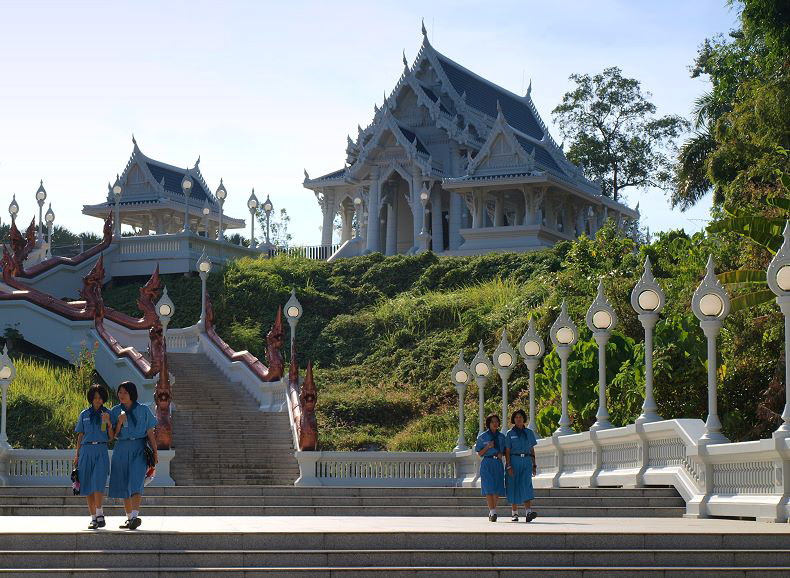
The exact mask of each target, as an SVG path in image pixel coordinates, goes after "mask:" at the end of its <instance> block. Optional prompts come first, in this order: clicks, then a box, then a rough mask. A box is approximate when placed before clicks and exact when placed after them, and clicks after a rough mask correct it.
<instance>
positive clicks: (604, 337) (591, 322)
mask: <svg viewBox="0 0 790 578" xmlns="http://www.w3.org/2000/svg"><path fill="white" fill-rule="evenodd" d="M585 321H586V322H587V327H588V328H589V329H590V331H592V334H593V339H595V342H596V343H597V344H598V412H597V413H596V414H595V423H594V424H593V425H592V427H591V428H590V431H598V430H602V429H609V428H611V427H612V424H611V422H609V411H608V410H607V408H606V344H607V343H608V342H609V336H610V335H611V332H612V329H614V326H615V325H617V313H615V311H614V308H613V307H612V305H611V303H609V301H607V299H606V296H605V295H604V294H603V278H601V279H600V280H599V281H598V295H596V297H595V300H594V301H593V302H592V304H591V305H590V308H589V309H588V310H587V317H586V318H585Z"/></svg>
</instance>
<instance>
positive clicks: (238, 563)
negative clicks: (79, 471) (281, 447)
mask: <svg viewBox="0 0 790 578" xmlns="http://www.w3.org/2000/svg"><path fill="white" fill-rule="evenodd" d="M500 512H501V513H505V514H507V512H506V511H505V512H502V511H500ZM144 514H145V512H143V525H142V526H141V528H140V529H139V530H137V531H135V532H130V531H126V530H118V529H117V526H118V525H119V524H120V523H121V522H122V518H120V517H117V516H112V517H109V518H108V528H107V529H105V530H100V531H98V532H95V531H89V530H87V529H84V528H85V526H86V525H87V522H88V518H87V516H83V517H74V516H64V517H48V516H31V517H26V516H11V517H0V573H2V574H3V575H19V576H28V575H30V574H46V575H48V576H82V575H96V574H98V573H99V572H104V573H112V574H114V575H123V574H128V573H130V572H132V571H134V575H135V577H138V576H188V575H196V574H200V575H204V576H205V575H211V576H307V575H309V576H311V577H312V576H321V577H324V576H344V577H345V576H384V575H387V576H388V577H390V576H414V575H419V576H454V577H458V576H476V577H477V576H482V577H488V576H497V577H499V576H585V577H586V576H596V577H597V576H623V577H625V576H635V575H638V576H678V577H679V576H688V575H690V574H692V573H693V574H694V575H695V577H696V576H787V575H788V574H790V525H787V524H762V523H757V522H753V521H737V520H710V519H707V520H689V519H676V518H675V519H673V518H649V519H643V518H614V517H609V518H574V517H562V518H552V517H540V518H538V519H537V520H535V521H534V522H533V523H531V524H525V523H524V522H523V521H522V522H520V523H513V522H510V520H509V517H504V518H500V521H498V522H496V523H491V522H489V521H488V520H487V519H486V518H483V517H461V518H459V517H450V518H442V517H419V518H412V517H377V516H364V517H355V516H316V517H313V516H298V517H293V516H269V517H258V516H244V517H230V516H228V517H223V516H196V517H179V516H166V517H156V516H153V517H146V516H145V515H144ZM522 520H523V518H522Z"/></svg>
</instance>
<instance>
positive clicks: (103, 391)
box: [85, 383, 108, 404]
mask: <svg viewBox="0 0 790 578" xmlns="http://www.w3.org/2000/svg"><path fill="white" fill-rule="evenodd" d="M97 393H98V394H99V397H101V402H102V403H107V397H108V394H107V388H106V387H104V386H103V385H99V384H98V383H94V384H93V385H92V386H90V387H89V388H88V392H87V393H86V394H85V397H87V398H88V403H91V404H92V403H93V398H94V397H96V394H97Z"/></svg>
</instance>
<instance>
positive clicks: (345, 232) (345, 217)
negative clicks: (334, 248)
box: [340, 206, 353, 243]
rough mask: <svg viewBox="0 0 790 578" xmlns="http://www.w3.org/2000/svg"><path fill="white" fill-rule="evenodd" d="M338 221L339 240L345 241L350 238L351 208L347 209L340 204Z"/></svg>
mask: <svg viewBox="0 0 790 578" xmlns="http://www.w3.org/2000/svg"><path fill="white" fill-rule="evenodd" d="M340 221H341V223H342V224H341V230H340V242H341V243H345V242H346V241H348V240H350V239H351V224H352V221H353V217H352V209H349V208H348V207H346V206H341V212H340Z"/></svg>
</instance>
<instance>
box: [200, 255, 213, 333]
mask: <svg viewBox="0 0 790 578" xmlns="http://www.w3.org/2000/svg"><path fill="white" fill-rule="evenodd" d="M197 268H198V275H200V321H198V325H199V326H200V329H201V330H203V329H204V328H205V325H206V280H207V279H208V274H209V273H211V260H210V259H209V258H208V257H206V252H205V250H204V251H203V254H202V255H201V256H200V259H198V262H197Z"/></svg>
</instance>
